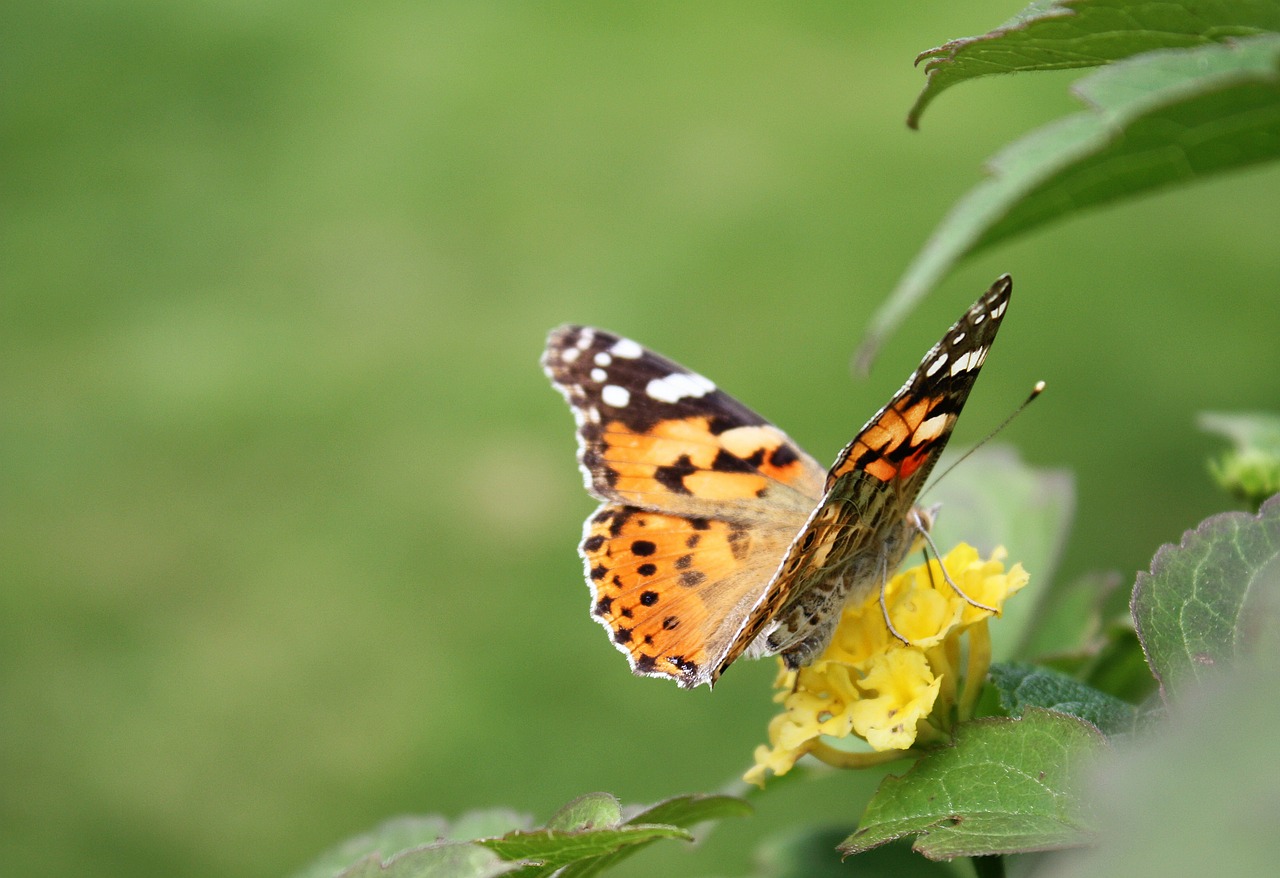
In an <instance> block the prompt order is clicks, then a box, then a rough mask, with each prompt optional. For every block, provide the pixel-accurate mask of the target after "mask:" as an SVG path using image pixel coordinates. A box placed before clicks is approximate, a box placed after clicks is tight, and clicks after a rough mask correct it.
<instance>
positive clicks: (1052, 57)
mask: <svg viewBox="0 0 1280 878" xmlns="http://www.w3.org/2000/svg"><path fill="white" fill-rule="evenodd" d="M1266 31H1280V5H1277V4H1276V3H1275V2H1270V0H1231V2H1223V0H1184V2H1182V3H1170V2H1168V0H1061V2H1056V3H1054V2H1043V0H1042V2H1039V3H1033V4H1032V5H1031V6H1029V7H1027V8H1026V9H1025V10H1023V11H1022V12H1020V13H1019V14H1018V15H1017V16H1016V17H1015V18H1014V19H1013V20H1011V21H1009V22H1007V23H1005V24H1003V25H1001V26H1000V27H998V28H996V29H995V30H992V31H991V32H989V33H986V34H982V35H981V36H976V37H964V38H962V39H958V40H951V41H950V42H948V43H946V44H944V45H941V46H938V47H937V48H934V49H929V50H928V51H925V52H922V53H921V54H920V56H919V57H917V58H916V63H917V64H919V63H920V62H921V61H924V62H925V67H924V70H925V75H926V76H927V77H928V79H927V81H926V83H925V87H924V90H923V91H921V92H920V96H919V97H918V98H916V102H915V105H914V106H913V107H912V108H911V112H910V113H909V114H908V116H907V124H908V125H910V126H911V127H912V128H915V127H918V125H919V121H920V116H921V115H922V114H923V113H924V109H925V107H927V106H928V105H929V104H930V103H931V102H932V101H933V99H934V98H936V97H937V96H938V95H939V94H941V93H942V92H943V91H945V90H946V89H948V88H950V87H951V86H953V85H956V84H958V83H961V82H964V81H965V80H969V79H976V78H978V77H982V76H990V75H991V74H994V73H1015V72H1027V71H1033V70H1067V69H1072V68H1079V67H1095V66H1098V65H1102V64H1107V63H1109V62H1111V61H1117V60H1119V59H1121V58H1128V57H1130V56H1132V55H1137V54H1140V53H1142V52H1150V51H1155V50H1158V49H1170V48H1189V47H1192V46H1200V45H1204V44H1206V43H1213V42H1221V41H1222V40H1226V39H1232V38H1237V37H1243V36H1251V35H1256V34H1259V33H1263V32H1266Z"/></svg>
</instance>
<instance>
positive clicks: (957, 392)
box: [542, 275, 1012, 688]
mask: <svg viewBox="0 0 1280 878" xmlns="http://www.w3.org/2000/svg"><path fill="white" fill-rule="evenodd" d="M1011 290H1012V281H1011V280H1010V279H1009V277H1008V276H1007V275H1006V276H1004V277H1002V278H1000V279H999V280H997V281H996V282H995V284H994V285H993V286H992V287H991V289H989V290H988V291H987V292H986V293H984V294H983V295H982V296H981V297H980V298H979V299H978V301H976V302H974V304H973V306H972V307H970V308H969V310H967V311H966V312H965V313H964V315H963V316H962V317H961V318H960V319H959V320H958V321H957V322H956V324H955V325H954V326H952V327H951V328H950V329H948V330H947V331H946V333H945V334H944V335H943V337H942V340H941V341H939V342H938V344H936V345H934V347H933V348H932V349H930V351H929V352H928V353H927V354H925V356H924V360H923V361H921V363H920V366H919V368H917V369H916V371H915V372H913V373H912V374H911V377H910V378H908V379H907V383H906V384H905V385H903V387H902V389H901V390H899V391H898V392H897V393H896V394H894V396H893V399H891V400H889V403H888V405H886V406H885V407H884V408H882V409H881V410H880V411H878V412H876V414H875V415H874V416H873V417H872V418H871V420H870V421H868V422H867V425H866V426H865V427H863V428H862V430H861V431H859V433H858V435H857V437H856V438H855V439H854V440H853V441H852V442H851V443H849V445H847V446H846V447H845V448H844V450H843V451H841V452H840V455H839V456H838V457H837V458H836V462H835V464H834V465H833V466H832V467H831V469H830V471H827V472H825V473H824V471H823V469H822V467H821V466H819V465H818V463H817V462H816V461H815V460H814V459H813V458H812V457H810V456H809V455H808V454H806V453H805V452H804V451H803V450H801V449H800V447H799V446H798V445H796V444H795V443H794V442H792V441H791V439H789V438H788V437H787V435H786V434H785V433H783V432H782V431H781V430H779V429H778V428H777V427H775V426H773V425H772V424H770V423H769V422H768V421H766V420H765V419H764V418H762V417H760V416H759V415H758V414H756V413H755V412H753V411H751V409H749V408H747V407H746V406H744V405H743V404H742V403H740V402H738V401H737V400H736V399H734V398H733V397H731V396H729V395H728V394H726V393H725V392H724V391H722V390H719V389H717V387H716V386H715V384H713V383H712V382H711V381H709V380H708V379H706V378H704V377H702V376H701V375H699V374H697V373H695V372H690V371H689V370H687V369H685V368H683V367H681V366H679V365H677V364H676V363H674V362H672V361H671V360H668V359H666V358H664V357H662V356H659V355H658V354H655V353H653V352H652V351H649V350H647V349H645V348H643V347H641V346H640V345H638V344H636V343H635V342H633V341H631V340H630V339H626V338H620V337H619V336H616V335H613V334H611V333H608V332H604V331H602V330H599V329H592V328H590V327H584V326H563V327H560V328H559V329H556V330H554V331H553V332H552V333H551V335H550V337H549V338H548V340H547V350H546V353H545V354H544V356H543V360H542V363H543V368H544V369H545V370H546V372H547V375H548V376H550V378H551V381H552V383H553V384H554V385H555V386H556V388H557V389H558V390H559V391H560V392H561V393H562V394H564V397H565V399H567V400H568V402H569V406H570V407H571V408H572V410H573V415H574V418H575V419H576V421H577V423H578V444H579V451H578V460H579V463H580V465H581V467H582V471H583V475H584V477H585V479H586V486H587V490H588V491H590V492H591V494H593V495H594V496H596V497H597V498H599V499H600V500H603V501H604V502H603V504H602V505H601V506H600V508H599V509H597V510H596V511H595V513H594V514H592V516H591V517H590V518H589V519H587V522H586V527H585V532H584V535H583V540H582V545H581V553H582V557H583V559H584V561H585V566H586V575H587V582H588V584H589V585H590V587H591V599H592V606H591V613H592V615H594V616H595V617H596V619H597V620H599V622H600V623H601V624H602V625H604V627H605V628H606V629H608V631H609V634H610V637H611V639H612V640H613V643H614V645H616V646H617V647H618V649H620V650H621V651H622V652H623V653H625V654H626V656H627V659H628V660H629V661H630V663H631V669H632V670H633V671H634V672H635V673H637V674H643V675H648V676H654V677H672V678H674V679H675V680H676V681H677V682H678V683H679V684H680V685H681V686H684V687H686V688H692V687H695V686H699V685H701V684H703V683H706V684H707V685H712V684H714V683H715V682H716V680H717V679H719V677H720V675H721V674H723V673H724V671H725V669H726V668H727V667H728V666H729V665H730V664H731V663H732V662H733V661H734V660H735V659H737V658H738V657H739V656H742V655H746V656H748V657H752V658H755V657H759V656H766V655H781V656H782V658H783V659H784V660H785V662H786V663H787V665H788V666H789V667H792V668H797V667H802V666H804V665H806V664H808V663H809V662H810V661H812V660H813V659H814V658H816V657H817V656H818V655H819V654H821V652H822V650H823V649H825V647H826V645H827V643H828V642H829V641H830V639H831V636H832V633H833V632H834V630H835V624H836V622H837V620H838V619H839V617H840V611H841V609H842V608H843V607H844V605H845V603H846V602H847V601H849V600H851V599H865V598H866V596H867V595H868V594H870V592H871V590H873V589H877V588H881V587H882V586H883V584H884V583H885V582H886V581H887V579H888V577H889V575H890V574H891V573H892V572H893V570H894V569H895V568H896V567H897V566H898V564H899V563H901V561H902V559H903V557H904V556H905V555H906V554H907V553H908V552H909V551H910V550H911V547H912V545H913V544H914V543H915V541H916V538H917V536H918V535H919V533H920V532H922V531H924V530H927V529H928V528H929V526H930V525H931V523H932V519H931V516H930V514H929V512H928V511H927V510H925V509H922V508H920V507H918V506H916V505H915V501H916V497H917V496H918V495H919V493H920V489H921V487H922V486H923V484H924V481H925V479H926V477H927V476H928V475H929V471H930V470H931V469H932V468H933V466H934V464H935V463H936V462H937V460H938V455H939V454H940V453H941V451H942V449H943V446H945V445H946V444H947V439H948V438H950V436H951V430H952V428H953V427H954V426H955V422H956V418H958V417H959V415H960V409H961V408H962V407H963V406H964V403H965V399H966V398H967V397H968V395H969V391H970V389H971V388H972V387H973V383H974V381H975V380H976V379H977V377H978V370H979V369H980V368H981V367H982V363H983V360H985V359H986V356H987V351H988V349H989V348H990V346H991V342H992V340H993V339H995V336H996V331H997V330H998V329H999V328H1000V321H1001V320H1002V318H1003V317H1004V313H1005V308H1006V307H1007V306H1008V304H1009V295H1010V292H1011Z"/></svg>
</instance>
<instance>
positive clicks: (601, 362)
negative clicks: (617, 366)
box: [596, 351, 613, 366]
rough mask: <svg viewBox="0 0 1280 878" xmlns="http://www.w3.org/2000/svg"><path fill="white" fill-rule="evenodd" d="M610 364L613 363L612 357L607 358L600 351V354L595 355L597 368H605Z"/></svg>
mask: <svg viewBox="0 0 1280 878" xmlns="http://www.w3.org/2000/svg"><path fill="white" fill-rule="evenodd" d="M612 362H613V357H611V356H609V355H608V354H606V353H605V352H604V351H601V352H600V353H598V354H596V365H597V366H607V365H609V364H610V363H612Z"/></svg>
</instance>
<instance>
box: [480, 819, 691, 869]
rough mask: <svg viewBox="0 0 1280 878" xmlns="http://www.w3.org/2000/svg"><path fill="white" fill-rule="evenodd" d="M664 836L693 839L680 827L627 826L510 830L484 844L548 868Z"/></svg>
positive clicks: (504, 855) (512, 857)
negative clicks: (563, 829)
mask: <svg viewBox="0 0 1280 878" xmlns="http://www.w3.org/2000/svg"><path fill="white" fill-rule="evenodd" d="M662 838H682V839H685V840H686V841H687V840H690V839H692V838H693V835H692V834H691V833H689V831H688V830H685V829H681V828H679V827H676V826H650V825H635V826H631V825H627V826H617V827H613V828H609V829H591V830H586V831H583V832H565V831H562V830H555V829H533V830H526V831H517V832H509V833H507V834H506V835H504V836H502V837H500V838H484V839H480V840H479V841H477V842H476V843H477V844H481V845H484V846H485V847H487V848H488V849H489V850H491V851H494V852H495V853H497V854H498V855H499V856H501V857H502V858H503V859H504V860H537V861H538V862H540V863H543V864H545V865H546V866H547V867H548V868H559V867H560V866H564V865H567V864H569V863H572V862H573V861H575V860H583V859H586V858H588V857H599V856H603V855H605V854H612V853H614V852H615V851H618V850H620V849H621V848H624V847H627V846H629V845H636V844H643V843H645V842H649V841H656V840H658V839H662Z"/></svg>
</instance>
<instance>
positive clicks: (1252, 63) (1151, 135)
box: [857, 34, 1280, 370]
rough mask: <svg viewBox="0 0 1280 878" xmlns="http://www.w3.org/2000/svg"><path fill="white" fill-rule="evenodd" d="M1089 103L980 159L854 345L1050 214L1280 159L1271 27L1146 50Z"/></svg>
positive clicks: (1094, 85) (868, 352)
mask: <svg viewBox="0 0 1280 878" xmlns="http://www.w3.org/2000/svg"><path fill="white" fill-rule="evenodd" d="M1076 90H1077V91H1078V92H1079V93H1080V94H1081V96H1082V97H1083V98H1084V99H1085V100H1086V101H1087V102H1088V103H1089V104H1090V105H1091V107H1092V109H1090V110H1089V111H1087V112H1084V113H1079V114H1076V115H1074V116H1068V117H1066V118H1064V119H1060V120H1058V121H1057V122H1055V123H1052V124H1050V125H1048V126H1045V127H1044V128H1041V129H1039V130H1037V131H1034V132H1032V133H1031V134H1029V135H1027V136H1026V137H1024V138H1022V139H1021V140H1019V141H1017V142H1015V143H1013V144H1012V145H1010V146H1009V147H1007V148H1005V149H1004V150H1003V151H1002V152H1000V153H999V154H998V155H997V156H995V158H993V159H992V160H991V162H990V172H991V177H990V178H989V179H987V180H986V181H984V182H982V183H979V184H978V185H977V186H976V187H974V188H973V189H971V190H970V191H969V193H968V194H967V195H965V196H964V197H963V198H962V199H961V200H960V201H959V202H958V203H957V204H956V205H955V206H954V207H953V208H952V210H951V212H950V213H949V214H948V215H947V217H946V218H945V219H944V220H943V221H942V223H941V225H939V226H938V228H936V229H935V230H934V233H933V235H932V236H931V237H930V239H929V241H928V243H926V244H925V247H924V249H923V250H922V251H921V252H920V253H919V254H918V255H917V256H916V258H915V259H914V260H913V261H912V263H911V265H910V266H908V268H907V270H906V272H905V273H904V275H903V277H902V279H901V280H900V281H899V282H898V285H897V286H896V287H895V289H894V290H893V292H892V293H891V294H890V295H889V298H888V300H886V302H885V303H884V304H883V305H882V306H881V307H880V309H879V310H878V311H877V313H876V315H875V317H874V318H873V320H872V323H871V327H870V329H869V331H868V333H867V337H866V338H865V339H864V341H863V343H862V345H861V347H860V349H859V351H858V353H857V361H858V365H859V367H860V368H862V369H864V370H865V369H866V368H867V367H868V365H869V364H870V362H871V360H872V359H873V358H874V356H875V353H876V351H877V349H878V348H879V346H880V344H881V342H882V340H883V339H884V338H885V337H886V336H887V335H888V334H889V333H890V332H891V331H892V330H893V329H894V328H895V327H896V326H897V325H898V324H899V323H900V322H901V321H902V319H903V317H904V316H905V315H906V314H907V313H908V312H909V311H910V310H911V309H912V308H913V307H914V306H915V304H916V303H917V302H919V301H920V300H921V299H922V298H923V297H924V296H925V295H926V294H927V293H928V292H929V291H930V290H931V289H932V288H933V287H934V286H935V285H936V284H937V283H938V281H939V280H941V278H942V277H943V276H944V275H945V274H946V273H947V272H948V271H949V270H950V269H951V268H952V266H954V265H955V264H956V263H957V262H959V261H960V260H961V259H963V258H964V257H966V256H969V255H972V254H973V253H976V252H978V251H979V250H983V249H985V248H987V247H990V246H992V245H993V244H996V243H998V242H1000V241H1003V240H1005V239H1006V238H1010V237H1013V236H1015V235H1019V234H1022V233H1023V232H1026V231H1029V230H1031V229H1033V228H1035V227H1037V226H1040V225H1043V224H1045V223H1047V222H1050V221H1052V220H1057V219H1060V218H1062V217H1065V216H1068V215H1070V214H1073V213H1076V212H1079V211H1082V210H1086V209H1088V208H1092V207H1096V206H1098V205H1102V204H1106V203H1107V202H1110V201H1115V200H1117V199H1121V198H1127V197H1133V196H1136V195H1141V194H1144V193H1147V192H1152V191H1155V190H1157V189H1160V188H1164V187H1167V186H1171V185H1175V184H1185V183H1190V182H1193V181H1197V180H1201V179H1204V178H1206V177H1209V176H1212V175H1214V174H1217V173H1221V172H1223V171H1227V170H1231V169H1235V168H1241V167H1245V166H1247V165H1251V164H1257V163H1259V162H1264V161H1269V160H1271V159H1274V158H1276V157H1277V156H1280V34H1268V35H1265V36H1258V37H1252V38H1249V39H1247V40H1242V41H1241V42H1239V43H1236V44H1234V45H1225V44H1224V45H1216V44H1215V45H1208V46H1203V47H1200V48H1196V49H1173V50H1167V51H1162V52H1148V53H1146V54H1143V55H1137V56H1135V57H1133V58H1129V59H1127V60H1124V61H1118V62H1116V63H1114V64H1111V65H1109V66H1108V67H1105V68H1103V69H1102V70H1099V71H1097V72H1096V73H1094V74H1092V75H1091V76H1089V77H1087V78H1085V79H1082V80H1081V81H1080V82H1079V83H1078V84H1077V86H1076Z"/></svg>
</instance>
